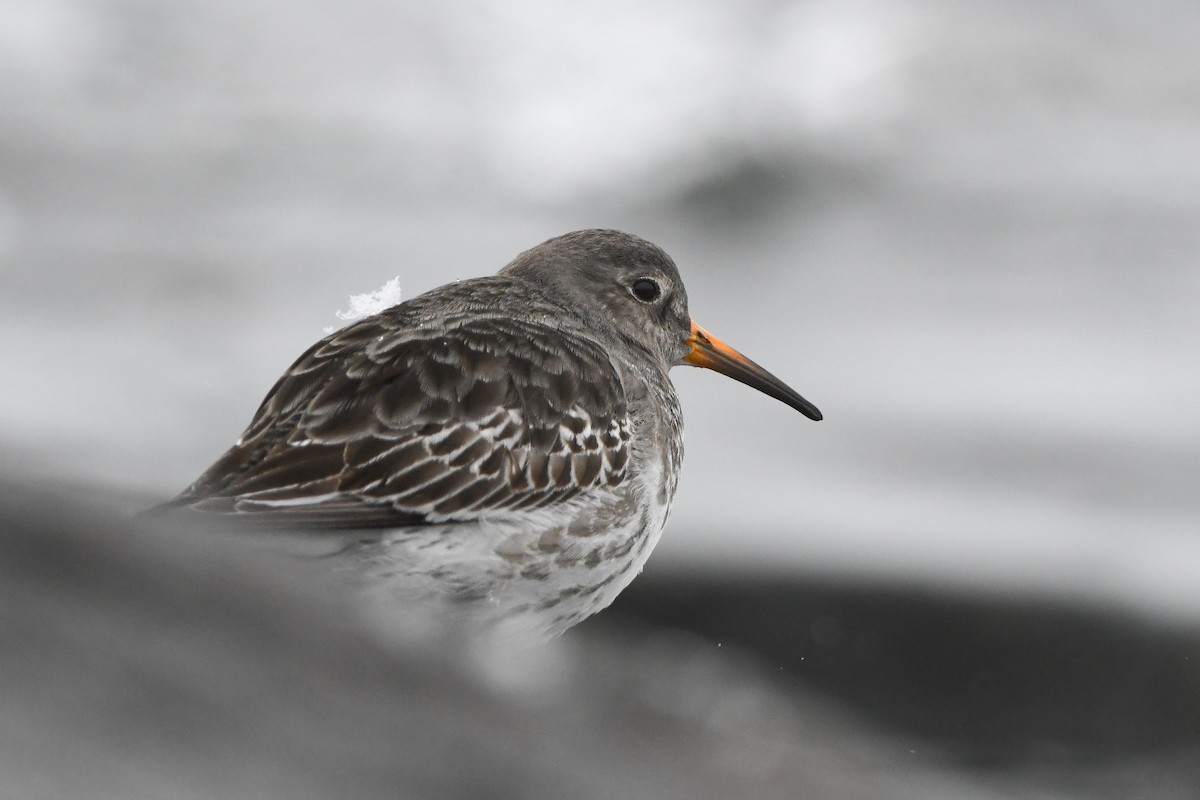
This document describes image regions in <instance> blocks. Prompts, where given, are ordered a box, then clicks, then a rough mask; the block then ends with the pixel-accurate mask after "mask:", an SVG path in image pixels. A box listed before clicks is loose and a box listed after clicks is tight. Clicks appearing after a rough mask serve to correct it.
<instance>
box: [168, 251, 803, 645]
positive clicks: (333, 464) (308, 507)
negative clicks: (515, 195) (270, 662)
mask: <svg viewBox="0 0 1200 800" xmlns="http://www.w3.org/2000/svg"><path fill="white" fill-rule="evenodd" d="M678 365H689V366H696V367H702V368H707V369H710V370H715V371H717V372H720V373H723V374H724V375H726V376H728V377H731V378H733V379H735V380H737V381H740V382H742V383H744V384H747V385H749V386H751V387H753V388H755V389H757V390H759V391H760V392H763V393H765V394H767V395H768V396H770V397H772V398H775V399H777V400H780V401H782V402H783V403H785V404H787V405H789V406H791V407H792V408H794V409H796V410H798V411H799V412H800V413H802V414H804V415H805V416H807V417H809V418H810V419H813V420H820V419H821V418H822V415H821V412H820V411H818V410H817V408H816V406H814V405H813V404H812V403H810V402H809V401H808V400H806V399H804V397H802V396H801V395H799V394H798V393H797V392H795V391H794V390H793V389H791V388H790V387H788V386H787V385H786V384H785V383H783V382H782V381H781V380H780V379H778V378H776V377H775V376H774V375H772V374H771V373H770V372H768V371H767V370H765V369H764V368H763V367H761V366H759V365H758V364H756V363H755V362H754V361H752V360H750V359H749V358H747V357H746V356H744V355H742V354H741V353H739V352H738V351H737V350H735V349H733V348H732V347H730V346H729V345H727V344H725V343H724V342H722V341H721V340H720V339H718V338H717V337H716V336H714V335H712V334H710V333H709V332H708V331H706V330H705V329H704V328H702V327H700V325H698V324H697V323H696V322H695V321H693V320H692V319H691V317H690V315H689V312H688V300H687V293H686V291H685V289H684V285H683V282H682V280H681V278H680V275H679V271H678V269H677V267H676V265H675V262H674V261H673V260H672V259H671V257H670V256H668V255H667V253H666V252H665V251H664V250H663V249H662V248H660V247H658V246H657V245H655V244H652V243H651V242H649V241H647V240H645V239H642V238H640V237H638V236H634V235H632V234H628V233H624V232H621V231H617V230H608V229H589V230H580V231H575V232H572V233H567V234H565V235H561V236H558V237H555V238H552V239H549V240H548V241H545V242H543V243H541V244H539V245H537V246H536V247H533V248H531V249H529V250H526V251H525V252H523V253H521V254H519V255H518V256H517V257H516V258H515V259H513V260H512V261H511V262H510V263H509V264H508V265H507V266H505V267H503V268H502V269H500V270H499V272H498V273H496V274H494V275H490V276H486V277H479V278H473V279H468V280H462V281H458V282H455V283H450V284H448V285H446V286H442V287H440V288H437V289H433V290H431V291H429V292H426V293H425V294H422V295H419V296H417V297H415V298H412V299H410V300H407V301H405V302H401V303H398V304H396V305H394V306H392V307H390V308H386V309H384V310H382V311H380V312H379V313H376V314H374V315H371V316H368V317H365V318H363V319H359V320H357V321H355V322H353V323H351V324H349V325H347V326H346V327H344V328H342V329H341V330H338V331H335V332H333V333H331V334H329V335H327V336H326V337H324V338H323V339H321V340H320V341H318V342H317V343H316V344H314V345H312V346H311V347H310V348H309V349H308V350H306V351H305V352H304V353H303V354H302V355H301V356H300V357H299V358H298V359H296V361H295V363H293V364H292V365H291V366H290V367H289V368H288V369H287V371H286V372H284V374H283V375H282V377H280V378H279V380H278V381H277V382H276V383H275V385H274V386H273V387H272V388H271V390H270V391H269V392H268V393H267V395H266V397H265V399H264V400H263V401H262V403H261V405H260V406H259V408H258V410H257V412H256V413H255V414H254V416H253V418H252V420H251V422H250V424H249V426H248V427H247V428H246V430H245V432H244V433H242V435H241V437H240V438H238V439H237V441H236V442H235V443H234V444H233V446H232V447H230V448H229V449H228V451H226V452H225V453H224V455H222V456H221V457H220V458H218V459H217V460H216V462H215V463H213V464H212V466H211V467H209V468H208V469H207V470H206V471H204V473H203V474H201V475H200V477H199V478H197V479H196V480H195V481H194V482H193V483H192V484H191V485H190V486H188V487H187V488H186V489H185V490H184V491H183V492H182V493H181V494H179V495H178V496H177V497H176V498H174V499H173V500H171V501H170V502H168V503H166V504H164V506H162V507H161V509H160V510H162V509H165V510H172V511H186V512H206V513H208V514H215V515H220V516H221V517H222V518H223V519H232V520H234V521H236V522H237V523H238V524H239V525H245V526H248V527H251V528H254V529H258V530H262V529H269V530H287V531H292V532H302V533H304V534H306V535H312V536H316V537H318V538H323V537H330V538H329V541H331V542H333V541H336V542H337V543H338V544H337V546H336V549H335V550H334V551H333V552H335V553H336V554H337V555H338V556H339V557H341V559H342V560H343V561H345V560H347V559H348V560H349V562H350V563H353V564H354V565H355V567H354V568H355V569H356V570H357V571H358V573H360V577H359V579H360V580H361V581H362V582H363V584H364V585H371V586H376V587H382V591H383V592H384V593H385V594H386V595H387V597H388V598H389V602H390V603H391V605H392V606H394V607H396V613H399V614H404V613H406V610H407V611H411V610H412V607H413V606H414V605H421V606H426V607H428V606H437V607H440V608H443V609H451V610H453V611H452V613H453V615H454V616H455V618H456V619H460V620H461V619H469V620H470V621H471V624H472V625H474V626H476V627H477V628H479V629H489V630H491V629H503V630H505V631H507V632H509V633H512V634H513V635H521V636H527V637H532V638H533V639H536V640H545V639H550V638H553V637H555V636H557V635H559V634H561V633H562V632H564V631H566V630H567V629H569V628H570V627H572V626H573V625H575V624H577V623H579V622H581V621H582V620H584V619H586V618H587V617H589V616H591V615H592V614H594V613H596V612H598V611H600V610H601V609H603V608H605V607H607V606H608V605H609V604H611V603H612V602H613V600H614V599H615V598H616V597H617V595H618V594H619V593H620V592H621V591H622V590H623V589H624V588H625V587H626V586H628V585H629V584H630V582H631V581H632V580H633V579H634V577H635V576H636V575H637V574H639V573H640V572H641V570H642V568H643V566H644V565H645V563H646V560H647V558H648V557H649V555H650V552H651V551H652V550H653V549H654V547H655V545H656V543H657V542H658V541H659V538H660V536H661V534H662V531H663V528H664V527H665V525H666V522H667V517H668V515H669V513H670V510H671V505H672V500H673V498H674V496H675V491H676V487H677V485H678V480H679V473H680V468H681V465H682V462H683V419H682V413H681V409H680V404H679V399H678V397H677V395H676V392H675V388H674V386H673V384H672V382H671V379H670V377H669V376H668V371H669V370H670V369H671V368H672V367H674V366H678Z"/></svg>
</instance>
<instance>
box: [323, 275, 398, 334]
mask: <svg viewBox="0 0 1200 800" xmlns="http://www.w3.org/2000/svg"><path fill="white" fill-rule="evenodd" d="M399 302H400V276H398V275H397V276H396V277H395V278H392V279H391V280H390V281H388V282H387V283H385V284H384V285H383V286H381V287H379V288H378V289H376V290H375V291H373V292H365V293H363V294H352V295H350V310H349V311H338V312H337V316H338V319H340V320H344V321H345V322H354V321H355V320H360V319H362V318H363V317H369V316H371V315H372V314H378V313H379V312H380V311H383V310H384V309H385V308H391V307H392V306H394V305H396V304H397V303H399ZM338 327H340V326H336V325H330V326H329V327H328V328H326V329H325V333H327V334H329V333H333V332H334V331H336V330H337V329H338Z"/></svg>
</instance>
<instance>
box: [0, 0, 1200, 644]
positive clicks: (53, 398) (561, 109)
mask: <svg viewBox="0 0 1200 800" xmlns="http://www.w3.org/2000/svg"><path fill="white" fill-rule="evenodd" d="M2 11H3V19H4V24H3V25H0V359H2V364H3V368H4V374H5V376H6V378H5V382H4V383H5V387H4V389H3V390H0V459H2V464H0V465H2V466H3V467H4V468H5V469H6V470H8V471H10V472H12V471H17V472H23V473H26V474H30V475H35V476H41V477H43V478H45V479H47V480H49V481H53V482H56V483H59V484H60V485H87V486H102V487H108V488H109V489H113V490H116V491H117V492H119V493H121V496H123V497H125V498H127V501H126V502H127V505H128V506H129V507H130V508H133V507H136V506H138V505H145V504H149V503H151V502H155V501H158V500H162V499H165V498H167V497H169V496H170V495H171V494H173V493H174V492H177V491H178V490H179V489H181V488H182V487H183V486H184V485H186V484H187V483H188V482H190V481H191V480H192V479H193V478H194V477H195V476H196V475H198V474H199V472H200V471H201V470H203V469H204V468H205V467H207V466H208V464H209V463H211V461H212V460H213V459H214V458H215V457H216V456H217V455H219V454H220V452H222V451H223V450H224V448H225V447H227V446H228V445H229V444H230V443H231V442H232V441H233V440H234V439H235V438H236V437H237V435H238V434H239V433H240V431H241V430H242V428H243V427H244V425H245V424H246V423H247V422H248V421H249V418H250V416H251V414H252V413H253V411H254V409H255V407H256V406H257V404H258V402H259V401H260V399H261V398H262V396H263V394H264V393H265V392H266V391H267V389H268V388H269V387H270V386H271V384H272V383H273V381H274V380H275V378H276V377H277V375H278V374H279V373H280V372H281V371H282V370H283V369H284V368H285V367H286V366H287V365H288V364H289V363H290V362H291V360H292V359H293V358H294V357H295V356H297V355H298V354H299V353H300V352H301V351H303V350H304V349H305V348H306V347H307V346H308V345H309V344H310V343H311V342H312V341H314V340H315V339H317V338H319V337H320V336H321V335H322V333H323V330H324V329H325V328H326V327H327V326H330V325H336V324H339V323H338V320H337V318H336V317H335V312H336V311H337V310H339V309H346V308H347V307H348V300H347V298H348V296H349V295H350V294H357V293H361V292H366V291H370V290H373V289H375V288H377V287H379V286H381V285H382V284H383V283H384V282H385V281H387V280H388V279H390V278H392V277H396V276H398V277H399V278H400V281H401V285H402V287H403V291H404V295H405V296H406V297H412V296H415V295H416V294H418V293H420V292H422V291H425V290H427V289H429V288H432V287H434V286H437V285H440V284H442V283H445V282H448V281H450V280H454V279H460V278H466V277H472V276H476V275H481V274H487V273H490V272H493V271H495V270H496V269H497V268H499V267H500V266H502V265H503V264H505V263H506V262H507V261H508V260H509V259H510V258H511V257H512V256H513V255H515V254H516V253H517V252H519V251H521V250H523V249H525V248H527V247H529V246H531V245H533V244H535V243H537V242H539V241H541V240H543V239H546V238H548V237H550V236H553V235H556V234H558V233H562V232H564V231H567V230H571V229H575V228H581V227H593V226H612V227H620V228H624V229H627V230H630V231H632V232H635V233H638V234H641V235H643V236H646V237H647V238H650V239H652V240H653V241H655V242H657V243H659V244H661V245H662V246H664V247H665V248H666V249H667V250H668V252H670V253H671V254H672V255H673V256H674V257H675V259H676V261H677V262H678V263H679V265H680V268H681V271H682V272H683V274H684V277H685V279H686V281H687V285H688V289H689V294H690V297H691V306H692V313H693V315H694V316H695V317H696V318H697V320H699V321H700V322H701V323H702V324H703V325H704V326H705V327H707V328H708V329H710V330H711V331H713V332H714V333H715V334H717V335H718V336H720V337H722V338H723V339H725V340H726V341H728V342H730V343H731V344H733V345H734V346H736V347H738V348H739V349H740V350H742V351H743V352H745V353H747V354H748V355H750V356H751V357H753V358H754V359H755V360H757V361H759V362H760V363H762V364H764V365H765V366H767V367H768V368H769V369H771V370H772V371H773V372H775V373H776V374H778V375H779V376H780V377H782V378H783V379H785V380H786V381H788V382H789V383H790V384H791V385H793V386H794V387H795V388H796V389H797V390H799V391H800V392H801V393H802V394H804V395H805V396H806V397H808V398H809V399H811V400H812V401H813V402H815V403H816V404H817V405H818V406H819V407H820V408H821V409H822V410H823V411H824V412H825V414H826V420H825V421H824V422H822V423H820V424H814V423H812V422H809V421H807V420H805V419H804V418H802V417H801V416H799V415H798V414H796V413H795V412H793V411H791V410H790V409H788V408H786V407H784V406H783V405H781V404H779V403H776V402H774V401H771V400H769V399H767V398H765V397H763V396H761V395H758V394H756V393H754V392H752V391H750V390H749V389H747V388H745V387H743V386H741V385H739V384H736V383H734V382H732V381H728V380H726V379H724V378H721V377H720V376H717V375H715V374H712V373H706V372H701V371H699V370H685V369H682V368H681V369H679V370H676V381H677V385H678V387H679V389H680V394H681V396H682V399H683V404H684V409H685V413H686V418H687V430H688V458H687V464H686V468H685V472H684V476H683V481H682V485H681V489H680V492H679V496H678V498H677V501H676V505H675V509H676V510H675V512H674V517H673V519H672V522H671V524H670V526H669V528H668V531H667V535H666V536H665V538H664V540H663V542H662V544H661V545H660V547H659V549H658V551H657V552H656V553H655V556H654V558H653V559H652V560H651V562H650V566H649V568H648V573H647V576H648V577H650V576H652V575H654V574H655V572H656V571H658V572H659V573H660V574H663V573H668V572H672V571H674V572H682V573H686V572H687V571H689V570H694V571H701V570H711V569H713V568H714V565H715V566H716V567H718V568H720V569H722V570H727V571H730V572H736V571H739V570H745V571H747V572H748V573H749V574H763V573H764V572H772V573H775V574H777V575H789V576H802V577H806V578H809V579H818V580H835V581H839V582H843V583H845V584H852V585H860V586H861V585H877V586H878V585H889V586H896V585H899V586H908V587H919V588H920V587H924V588H931V589H936V590H939V591H950V592H954V593H961V594H965V595H968V596H983V597H991V598H996V597H1000V598H1004V597H1014V598H1037V599H1040V600H1042V601H1048V602H1050V603H1052V604H1053V603H1061V604H1068V605H1072V606H1078V605H1083V606H1085V607H1092V608H1097V609H1101V610H1103V611H1105V613H1109V612H1111V613H1112V614H1114V615H1116V616H1123V617H1128V616H1132V617H1134V618H1140V619H1145V620H1149V621H1151V622H1152V624H1155V625H1159V624H1168V625H1176V626H1181V627H1183V628H1189V627H1194V626H1195V625H1196V623H1197V621H1198V620H1200V575H1198V573H1200V566H1198V565H1200V536H1198V535H1197V533H1198V529H1200V491H1197V486H1198V484H1200V415H1198V414H1197V410H1198V409H1200V369H1197V363H1196V362H1197V342H1198V341H1200V314H1198V313H1197V309H1198V308H1200V268H1198V267H1197V264H1196V254H1197V253H1198V252H1200V225H1198V224H1197V223H1198V220H1200V216H1198V212H1200V56H1197V54H1196V42H1197V41H1200V6H1198V5H1196V4H1194V3H1187V2H1180V1H1179V0H1156V2H1150V3H1139V4H1131V3H1122V2H1118V0H1102V1H1100V2H1089V3H1057V4H1041V3H1033V2H1000V0H969V1H968V2H957V3H951V2H945V1H944V0H943V1H940V2H939V0H898V1H897V2H886V3H885V2H876V1H875V0H855V1H854V2H833V1H832V0H825V1H821V0H809V1H807V2H793V3H785V2H765V1H764V2H749V3H745V2H738V3H734V2H715V1H711V0H710V2H682V0H674V2H671V1H666V0H664V2H657V3H652V4H645V3H638V2H632V0H606V1H605V2H585V3H575V4H569V5H568V4H552V3H539V2H527V3H522V4H488V3H478V2H468V3H459V4H448V5H447V4H444V5H435V4H418V3H398V2H376V1H374V0H344V1H343V2H339V3H336V4H335V3H331V2H325V3H322V2H315V1H314V0H290V1H289V2H282V1H281V0H239V1H238V2H233V1H232V0H208V2H204V3H199V2H184V3H170V4H162V3H154V2H148V1H147V2H143V1H141V0H89V1H88V2H83V0H3V4H2Z"/></svg>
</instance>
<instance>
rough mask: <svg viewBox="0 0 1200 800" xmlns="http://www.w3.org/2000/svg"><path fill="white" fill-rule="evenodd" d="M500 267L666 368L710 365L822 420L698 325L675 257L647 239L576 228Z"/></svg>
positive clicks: (783, 386)
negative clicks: (646, 354)
mask: <svg viewBox="0 0 1200 800" xmlns="http://www.w3.org/2000/svg"><path fill="white" fill-rule="evenodd" d="M502 272H503V273H506V274H510V275H514V276H517V277H521V278H523V279H525V280H529V281H531V282H534V283H536V284H537V285H539V286H540V287H541V288H542V289H544V290H545V291H546V292H547V293H549V294H552V295H554V296H556V297H558V298H560V299H561V300H562V303H563V305H564V307H566V308H567V309H570V310H571V311H572V312H573V313H574V314H576V316H577V317H578V318H579V319H580V320H581V321H582V322H583V323H584V324H585V325H589V326H592V327H594V328H596V329H607V330H611V331H613V332H615V333H616V334H618V335H619V336H620V337H621V338H622V339H624V340H625V341H627V342H629V343H630V344H631V345H632V346H634V347H638V348H641V349H643V350H645V351H646V352H648V353H649V354H650V355H651V356H652V358H654V359H655V360H656V361H657V362H658V363H660V364H661V365H663V367H664V369H668V368H670V367H672V366H676V365H680V364H687V365H691V366H696V367H704V368H705V369H711V370H715V371H716V372H720V373H722V374H723V375H727V376H729V377H731V378H733V379H734V380H737V381H741V382H742V383H744V384H746V385H747V386H751V387H753V388H755V389H757V390H759V391H760V392H763V393H764V394H767V395H769V396H771V397H774V398H775V399H777V400H780V401H782V402H784V403H786V404H787V405H789V406H791V407H792V408H794V409H796V410H797V411H799V412H801V413H802V414H804V415H805V416H807V417H809V418H810V419H814V420H819V419H821V412H820V411H818V410H817V407H816V406H814V405H813V404H812V403H810V402H808V401H807V400H805V399H804V398H803V397H801V396H800V395H799V394H797V393H796V392H795V391H793V390H792V389H791V388H790V387H789V386H788V385H787V384H785V383H784V382H783V381H781V380H779V379H778V378H776V377H775V376H774V375H772V374H771V373H770V372H767V370H765V369H763V368H762V367H761V366H759V365H758V364H756V363H754V362H753V361H751V360H750V359H749V358H747V357H746V356H744V355H742V354H741V353H739V352H738V351H737V350H734V349H733V348H732V347H730V346H729V345H727V344H725V343H724V342H722V341H721V340H720V339H718V338H716V337H715V336H713V335H712V334H710V333H709V332H708V331H706V330H704V329H703V328H701V327H700V326H699V325H698V324H696V322H695V320H693V319H692V318H691V316H690V315H689V313H688V302H687V291H686V290H685V289H684V286H683V281H682V280H681V279H680V277H679V270H678V269H677V268H676V267H675V262H674V261H672V260H671V257H670V256H668V255H667V254H666V253H665V252H664V251H663V250H662V248H660V247H658V246H657V245H655V244H652V243H650V242H648V241H646V240H645V239H640V238H638V237H637V236H633V235H631V234H628V233H622V232H621V231H615V230H601V229H595V230H583V231H575V232H574V233H568V234H564V235H563V236H558V237H555V238H554V239H550V240H549V241H546V242H543V243H542V244H540V245H538V246H537V247H534V248H532V249H530V250H527V251H525V252H524V253H522V254H521V255H519V256H517V258H516V259H515V260H514V261H513V262H512V263H511V264H509V265H508V266H507V267H505V268H504V270H502Z"/></svg>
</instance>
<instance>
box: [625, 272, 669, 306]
mask: <svg viewBox="0 0 1200 800" xmlns="http://www.w3.org/2000/svg"><path fill="white" fill-rule="evenodd" d="M629 288H631V289H632V290H633V296H634V297H636V298H637V299H638V300H641V301H642V302H643V303H653V302H654V301H655V300H657V299H658V298H659V295H661V294H662V289H659V288H658V284H657V283H655V282H654V281H652V280H650V279H649V278H638V279H637V280H636V281H634V282H633V286H631V287H629Z"/></svg>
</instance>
